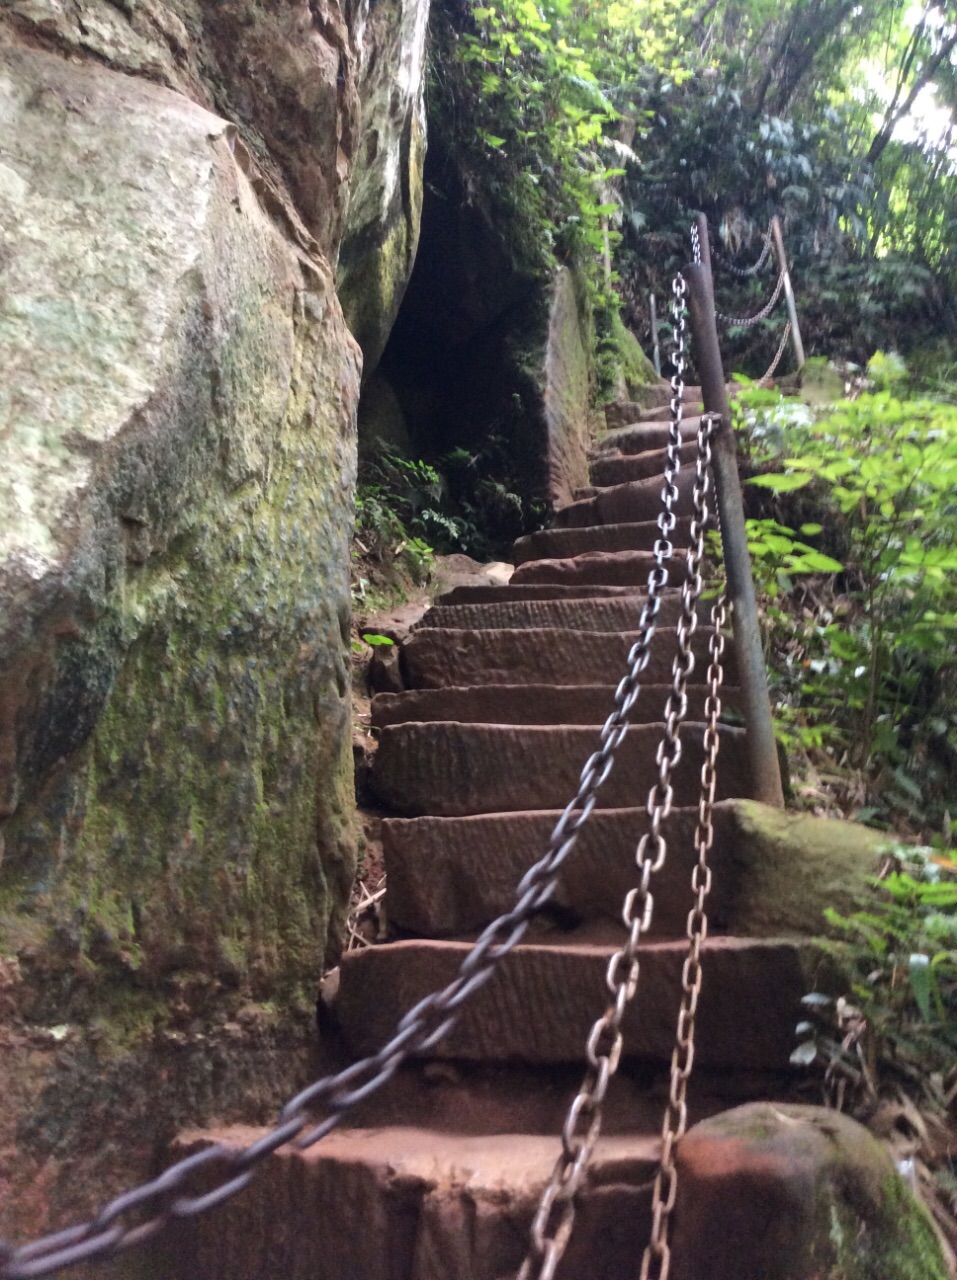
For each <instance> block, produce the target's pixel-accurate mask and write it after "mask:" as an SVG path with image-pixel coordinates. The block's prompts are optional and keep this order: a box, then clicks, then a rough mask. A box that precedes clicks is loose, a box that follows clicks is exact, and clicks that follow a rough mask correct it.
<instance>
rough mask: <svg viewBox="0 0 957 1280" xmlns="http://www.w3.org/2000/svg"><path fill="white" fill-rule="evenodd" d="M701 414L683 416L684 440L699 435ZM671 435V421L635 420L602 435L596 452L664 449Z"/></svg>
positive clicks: (632, 451)
mask: <svg viewBox="0 0 957 1280" xmlns="http://www.w3.org/2000/svg"><path fill="white" fill-rule="evenodd" d="M700 422H701V416H700V414H692V415H691V416H690V417H682V419H681V427H680V433H681V438H682V440H694V439H696V438H697V435H698V425H699V423H700ZM670 435H671V423H670V421H666V422H651V421H645V422H633V423H631V425H630V426H627V427H619V428H618V429H617V430H615V431H609V432H607V434H606V435H603V436H601V437H600V438H599V439H598V440H597V441H596V442H595V445H594V449H595V453H596V454H602V453H612V452H614V451H615V450H616V449H617V450H618V451H619V452H620V453H645V452H647V450H649V449H663V448H664V447H665V446H666V445H667V443H668V440H669V438H670Z"/></svg>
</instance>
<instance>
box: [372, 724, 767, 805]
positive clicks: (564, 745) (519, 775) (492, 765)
mask: <svg viewBox="0 0 957 1280" xmlns="http://www.w3.org/2000/svg"><path fill="white" fill-rule="evenodd" d="M704 730H705V726H704V725H703V724H701V723H700V722H698V721H695V722H693V723H689V724H686V725H685V726H684V727H683V729H682V734H681V740H682V745H683V748H684V755H683V759H682V761H681V763H680V765H679V766H678V768H677V769H676V770H675V772H674V775H673V778H672V782H673V786H674V803H675V804H679V805H681V804H696V803H697V800H698V791H699V775H700V771H701V765H702V763H703V758H704V756H703V746H702V739H703V736H704ZM719 734H720V739H721V746H720V751H721V768H720V770H719V771H718V791H717V794H718V798H719V799H722V800H723V799H726V798H731V797H734V796H750V795H751V794H752V788H751V780H750V770H749V767H748V761H747V756H746V753H745V734H744V730H742V729H733V728H730V727H728V726H721V728H720V729H719ZM660 738H661V729H660V727H659V726H658V725H655V724H641V725H634V726H633V727H632V728H631V729H629V731H628V733H627V735H626V737H625V740H624V742H623V743H622V744H621V746H620V747H619V749H618V751H617V753H616V765H615V768H614V769H613V770H612V773H611V775H610V777H609V778H608V780H607V781H606V782H605V785H604V786H603V787H602V789H601V791H600V792H599V795H598V804H599V806H600V807H601V808H605V809H614V808H630V807H632V806H635V805H639V804H642V803H643V802H644V800H645V797H646V796H647V794H648V790H649V788H650V787H651V784H652V783H653V781H654V780H655V778H656V777H657V776H658V766H657V764H656V763H655V751H656V749H657V746H658V742H659V741H660ZM597 746H598V729H597V728H595V727H593V726H581V725H488V724H456V723H452V722H449V721H445V720H435V721H430V722H428V723H426V724H421V723H417V722H416V723H412V724H393V725H388V726H387V727H386V728H384V729H382V730H381V737H380V741H379V746H378V749H377V751H376V753H375V758H374V762H373V766H372V770H371V776H370V785H371V787H372V790H373V792H374V793H375V795H376V796H377V798H378V799H379V801H380V802H381V803H382V804H383V805H385V806H386V807H387V808H389V809H391V810H392V811H393V813H395V814H398V815H400V816H403V817H410V818H414V817H419V816H421V815H423V814H435V815H438V816H446V817H459V816H464V815H465V814H470V813H505V812H520V811H523V810H528V809H560V808H563V807H564V806H565V805H566V804H568V802H569V801H570V800H571V799H572V797H573V796H574V795H575V793H576V792H577V790H578V781H579V776H580V774H581V770H582V767H583V765H584V764H585V761H586V760H587V759H588V757H589V756H590V755H591V753H592V752H593V751H594V750H595V749H596V747H597Z"/></svg>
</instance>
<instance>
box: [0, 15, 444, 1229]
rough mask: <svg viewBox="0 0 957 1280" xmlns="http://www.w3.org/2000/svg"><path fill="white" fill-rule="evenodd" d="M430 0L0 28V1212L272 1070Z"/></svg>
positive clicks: (270, 1095)
mask: <svg viewBox="0 0 957 1280" xmlns="http://www.w3.org/2000/svg"><path fill="white" fill-rule="evenodd" d="M426 8H427V7H426V6H425V5H424V4H423V3H421V2H419V0H415V2H413V0H409V2H408V3H399V2H398V0H397V3H395V4H390V3H383V4H381V5H377V6H376V9H375V14H374V18H369V14H368V9H367V6H366V5H364V4H360V5H358V6H357V7H356V8H355V10H352V9H346V8H340V7H339V6H338V5H337V4H336V3H330V4H327V5H315V4H313V5H309V4H307V3H297V2H295V0H289V2H286V0H275V3H270V4H267V5H253V4H246V3H244V2H240V0H225V3H218V2H217V3H212V2H207V0H191V2H188V3H181V4H176V5H172V4H170V5H166V4H163V3H160V2H159V0H145V2H144V3H138V4H136V5H132V4H131V5H126V4H119V5H114V4H107V3H105V2H104V0H82V2H81V3H78V4H73V5H70V6H63V5H60V4H58V3H55V0H11V3H8V4H6V5H5V6H4V8H3V12H2V15H0V139H2V141H0V366H2V368H3V369H4V378H3V385H2V387H0V452H2V466H0V858H2V862H0V957H2V958H3V959H2V965H0V1000H2V1016H3V1018H4V1023H3V1026H2V1027H0V1039H2V1045H3V1048H4V1054H3V1057H2V1059H0V1092H3V1094H4V1096H5V1097H6V1098H7V1099H8V1100H9V1101H10V1105H9V1106H8V1107H7V1108H5V1114H4V1118H3V1122H2V1125H0V1130H2V1131H0V1148H2V1149H3V1150H4V1152H6V1153H11V1154H12V1152H13V1151H14V1150H15V1148H16V1147H17V1146H18V1145H19V1146H20V1147H21V1156H20V1157H18V1158H17V1161H16V1172H15V1174H14V1175H13V1176H12V1181H11V1185H12V1186H13V1187H14V1189H15V1191H16V1195H15V1196H14V1197H11V1198H5V1204H4V1208H3V1213H2V1215H0V1219H2V1220H0V1230H12V1229H16V1228H18V1227H19V1226H24V1225H29V1226H36V1225H40V1223H41V1218H40V1216H38V1215H40V1213H41V1210H40V1209H39V1208H37V1207H35V1206H39V1205H40V1203H41V1201H42V1204H43V1209H42V1213H43V1214H46V1213H48V1212H49V1214H50V1215H51V1219H50V1220H54V1221H55V1220H56V1219H57V1217H58V1214H59V1212H60V1210H61V1209H62V1208H63V1207H64V1205H65V1204H66V1203H67V1202H69V1205H70V1207H71V1209H72V1211H74V1212H76V1211H79V1212H85V1211H86V1202H85V1201H84V1199H83V1195H84V1194H89V1195H90V1196H92V1197H96V1198H99V1197H100V1196H101V1195H102V1194H103V1193H104V1192H105V1191H107V1190H109V1188H110V1186H111V1185H114V1184H115V1183H116V1182H122V1181H128V1180H129V1176H130V1171H131V1168H132V1167H134V1166H136V1165H137V1163H138V1162H139V1164H140V1167H142V1166H143V1162H148V1161H149V1160H150V1159H151V1158H152V1153H153V1152H154V1151H155V1150H156V1148H157V1146H158V1145H159V1144H161V1143H162V1142H163V1141H164V1140H165V1138H166V1137H167V1136H168V1133H169V1132H170V1128H169V1126H171V1125H173V1124H175V1123H176V1120H175V1119H174V1116H175V1113H176V1110H178V1111H179V1113H180V1119H182V1118H183V1116H184V1115H186V1114H189V1115H191V1116H192V1117H193V1118H195V1119H199V1118H200V1117H202V1116H204V1115H208V1114H211V1113H214V1114H217V1115H222V1114H230V1113H232V1114H238V1112H239V1106H238V1100H239V1098H240V1097H241V1096H242V1095H243V1094H245V1098H246V1101H245V1105H243V1107H242V1114H243V1115H244V1116H248V1115H249V1102H250V1096H252V1099H253V1110H257V1109H258V1108H263V1107H266V1108H268V1107H270V1106H271V1105H272V1102H273V1101H274V1100H275V1097H276V1095H277V1092H278V1090H279V1089H287V1088H288V1087H289V1066H288V1065H287V1069H286V1070H285V1071H283V1072H282V1078H281V1083H280V1081H279V1076H280V1073H279V1072H278V1071H276V1070H274V1064H275V1063H278V1062H279V1061H280V1057H279V1054H280V1049H282V1052H284V1053H286V1054H287V1055H288V1054H289V1052H290V1050H292V1051H293V1057H292V1063H293V1064H294V1062H295V1049H296V1046H297V1045H298V1046H299V1047H300V1048H301V1046H302V1045H303V1043H304V1041H303V1037H302V1035H301V1031H302V1028H303V1027H304V1026H305V1025H307V1023H306V1021H305V1020H306V1019H307V1018H311V1005H312V1000H313V998H314V992H315V986H316V983H317V981H318V977H319V974H320V972H321V968H322V964H323V957H324V953H325V951H326V948H327V940H328V939H329V938H330V936H332V937H333V939H334V935H335V930H336V921H337V918H339V917H340V916H341V913H342V911H343V910H344V907H345V903H346V900H347V897H348V892H349V887H350V884H351V880H352V875H353V871H354V865H355V845H354V840H353V836H352V831H351V812H352V806H353V783H352V757H351V750H350V731H349V723H348V717H349V701H348V698H349V690H348V628H349V614H350V598H349V582H348V568H349V539H350V535H351V528H352V519H353V514H352V508H353V485H354V478H355V440H356V430H355V421H356V406H357V400H358V393H359V380H360V375H361V368H362V356H361V352H360V350H359V347H358V345H357V344H356V342H355V340H354V338H353V337H352V335H351V334H350V332H349V329H348V327H347V324H346V322H345V320H344V318H343V313H342V308H341V306H340V302H339V298H338V296H337V289H336V279H335V264H336V260H337V257H338V255H339V250H340V245H341V244H342V239H343V234H344V231H345V227H346V221H347V218H349V216H350V215H349V208H350V201H351V202H352V207H353V209H354V211H355V217H354V220H353V222H352V223H350V227H351V231H350V235H353V236H354V235H358V234H359V230H361V229H364V230H365V231H366V232H368V233H369V234H372V229H373V228H374V226H375V222H376V218H377V217H379V216H382V215H383V214H384V212H385V210H386V205H387V204H388V202H387V201H386V200H385V198H384V196H383V197H382V198H381V199H379V198H378V197H375V198H374V197H373V196H370V194H369V191H370V188H372V187H374V186H375V182H376V181H380V187H381V181H382V177H381V174H380V175H379V179H376V178H375V177H374V173H373V171H374V169H375V166H374V165H373V164H372V158H374V157H373V153H375V152H376V146H375V144H373V143H370V142H368V139H365V140H364V137H365V136H364V134H363V116H364V113H365V114H368V115H369V116H370V117H371V118H372V119H373V121H374V122H375V124H374V131H375V132H376V133H377V135H378V136H379V138H380V139H382V140H383V141H382V144H381V146H380V147H379V151H378V155H379V156H380V158H381V161H382V164H384V165H386V167H387V168H388V172H389V175H390V181H393V182H394V184H395V189H396V191H399V192H401V191H403V190H409V189H412V188H414V187H415V185H416V182H417V181H418V179H417V176H416V175H417V174H418V173H419V172H420V170H421V157H422V148H423V147H424V137H419V138H418V141H417V143H416V146H415V147H412V148H409V147H406V148H405V150H402V148H401V147H399V146H397V145H394V143H395V142H396V139H400V140H401V138H402V137H406V136H407V135H408V133H409V128H411V125H410V124H409V122H410V121H412V120H413V119H415V120H417V121H418V122H419V123H421V119H420V117H421V91H422V90H421V67H422V40H423V37H424V22H425V13H426ZM390 80H392V81H395V82H396V83H397V84H400V85H401V93H399V95H398V99H396V100H393V98H388V99H387V100H385V101H383V100H382V86H383V85H384V84H385V83H387V82H389V81H390ZM366 91H368V94H369V101H368V103H364V102H363V98H362V95H363V93H365V92H366ZM367 108H368V110H367ZM417 113H418V114H417ZM390 130H391V132H390ZM359 153H361V154H362V156H363V157H364V158H363V164H362V167H361V171H360V170H359V169H356V167H355V163H354V162H355V158H356V156H357V155H358V154H359ZM370 174H371V175H373V176H370ZM360 178H361V180H360ZM380 195H381V191H380ZM400 203H401V202H400ZM403 208H405V210H406V212H405V215H404V216H405V223H404V226H405V236H406V249H405V252H404V256H403V255H399V257H397V258H395V259H394V260H392V261H394V262H395V263H398V264H399V265H398V266H396V267H393V268H392V269H393V270H394V272H395V274H394V277H393V286H394V288H393V292H394V295H395V297H396V298H398V297H399V296H401V288H402V284H403V282H404V279H405V277H406V276H407V274H408V271H409V269H410V265H411V255H412V253H413V252H414V244H415V232H416V219H417V212H416V208H417V206H416V205H415V202H414V201H413V202H412V204H411V205H407V206H403ZM393 314H394V313H393ZM389 322H390V319H389V318H388V317H387V318H386V319H385V321H384V322H383V323H384V324H388V323H389ZM280 1013H281V1014H282V1015H283V1017H282V1019H281V1020H280V1021H281V1022H282V1023H283V1024H284V1026H285V1030H284V1031H282V1032H281V1033H280V1032H279V1031H278V1030H277V1028H278V1026H279V1025H280V1021H277V1019H278V1017H279V1014H280ZM297 1019H298V1021H297ZM222 1025H225V1026H226V1027H227V1028H228V1030H227V1031H220V1032H213V1031H212V1030H211V1028H212V1027H214V1026H217V1027H218V1026H222ZM297 1027H298V1028H299V1030H298V1031H297V1030H296V1028H297ZM297 1036H298V1039H297ZM244 1060H245V1063H246V1064H247V1065H246V1066H244V1065H243V1062H244ZM204 1061H205V1062H206V1064H207V1065H206V1066H205V1067H204V1066H203V1065H202V1064H203V1062H204ZM289 1062H290V1060H289V1058H288V1056H287V1064H289ZM213 1063H218V1064H219V1065H218V1066H216V1067H215V1068H214V1067H213V1066H212V1064H213ZM27 1064H29V1069H28V1068H27ZM252 1064H256V1065H255V1066H254V1065H252ZM257 1069H260V1070H261V1073H262V1078H263V1081H264V1082H268V1083H263V1084H262V1085H261V1086H257V1087H256V1088H255V1089H253V1090H252V1094H251V1091H250V1084H249V1080H248V1078H246V1079H244V1076H247V1077H248V1072H249V1071H250V1070H253V1071H254V1070H257ZM293 1069H294V1066H293ZM210 1073H212V1074H210ZM134 1079H135V1080H136V1082H137V1083H136V1084H135V1086H134V1085H133V1084H132V1083H131V1081H133V1080H134ZM27 1082H28V1083H29V1087H27ZM107 1082H108V1083H107ZM103 1090H106V1093H105V1094H103V1098H102V1099H100V1100H99V1101H98V1099H99V1098H100V1093H101V1092H102V1091H103ZM107 1096H109V1097H111V1098H113V1099H115V1098H122V1099H124V1102H123V1106H122V1108H121V1113H119V1114H118V1113H117V1112H115V1111H114V1110H113V1109H112V1108H110V1107H106V1110H105V1111H104V1100H105V1098H106V1097H107ZM164 1098H166V1099H167V1103H168V1101H169V1100H170V1099H177V1101H176V1102H175V1105H174V1106H170V1105H165V1106H164V1102H163V1099H164ZM90 1108H92V1109H93V1113H94V1114H95V1115H96V1116H97V1117H98V1119H97V1121H96V1123H94V1124H92V1126H91V1123H90V1115H89V1114H88V1112H89V1109H90ZM30 1113H33V1118H30ZM131 1127H135V1128H136V1130H137V1133H138V1138H137V1143H136V1150H135V1151H134V1152H133V1153H132V1154H131V1155H129V1156H127V1153H126V1151H125V1149H124V1148H125V1147H126V1146H127V1142H126V1141H124V1140H123V1135H124V1134H126V1135H128V1133H129V1131H130V1129H131ZM31 1135H33V1136H32V1138H31ZM34 1139H35V1141H34ZM94 1151H95V1152H97V1155H96V1156H95V1157H94V1156H93V1154H92V1153H93V1152H94ZM90 1160H93V1161H94V1163H96V1162H98V1166H97V1167H98V1168H100V1172H99V1173H98V1174H97V1175H96V1176H97V1177H99V1176H100V1175H101V1174H102V1181H101V1182H100V1184H99V1186H98V1187H95V1188H94V1186H92V1185H91V1186H90V1187H89V1190H88V1191H87V1192H86V1193H79V1194H77V1193H76V1191H75V1187H74V1191H73V1192H69V1193H68V1192H66V1191H61V1189H60V1185H59V1181H60V1173H61V1172H62V1171H63V1170H64V1169H66V1168H67V1167H68V1166H69V1165H70V1163H71V1162H76V1161H79V1162H80V1166H81V1167H83V1168H85V1170H86V1174H87V1175H89V1173H90V1169H91V1167H92V1166H91V1165H90V1163H89V1162H90ZM84 1161H87V1164H86V1165H84V1164H83V1162H84ZM73 1176H74V1179H75V1178H76V1177H77V1174H76V1170H74V1171H73ZM5 1177H6V1170H0V1181H2V1180H3V1179H4V1178H5ZM37 1179H39V1180H40V1181H39V1182H37ZM41 1184H42V1187H43V1194H42V1195H39V1193H37V1195H36V1196H35V1195H34V1191H35V1189H36V1187H37V1186H39V1185H41ZM64 1196H66V1197H68V1201H67V1200H64V1198H63V1197H64ZM17 1206H19V1207H17Z"/></svg>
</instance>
